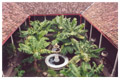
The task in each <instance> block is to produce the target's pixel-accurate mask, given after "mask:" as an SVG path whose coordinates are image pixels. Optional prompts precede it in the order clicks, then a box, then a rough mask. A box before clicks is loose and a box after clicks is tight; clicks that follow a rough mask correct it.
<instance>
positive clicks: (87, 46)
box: [69, 39, 104, 63]
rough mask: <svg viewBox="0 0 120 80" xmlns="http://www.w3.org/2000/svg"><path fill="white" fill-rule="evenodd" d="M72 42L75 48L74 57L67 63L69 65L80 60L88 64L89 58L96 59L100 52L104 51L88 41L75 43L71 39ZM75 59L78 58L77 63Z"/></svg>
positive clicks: (75, 41)
mask: <svg viewBox="0 0 120 80" xmlns="http://www.w3.org/2000/svg"><path fill="white" fill-rule="evenodd" d="M72 41H73V43H74V46H75V54H76V55H75V56H74V57H73V58H72V59H71V60H70V61H69V63H77V62H79V61H80V60H84V61H85V62H89V61H90V59H91V58H98V57H99V55H100V52H101V51H103V50H104V48H98V47H97V45H95V44H93V43H92V42H89V41H88V40H82V41H77V40H75V39H72ZM76 58H78V59H77V61H76Z"/></svg>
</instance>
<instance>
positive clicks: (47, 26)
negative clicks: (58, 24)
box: [21, 19, 54, 37]
mask: <svg viewBox="0 0 120 80" xmlns="http://www.w3.org/2000/svg"><path fill="white" fill-rule="evenodd" d="M30 25H31V26H32V27H30V28H28V30H26V31H21V37H27V36H39V34H41V33H43V35H46V34H47V33H48V32H54V29H52V28H51V27H52V23H51V21H48V20H46V19H45V20H44V21H43V22H40V21H38V20H36V21H31V23H30ZM41 31H42V32H41Z"/></svg>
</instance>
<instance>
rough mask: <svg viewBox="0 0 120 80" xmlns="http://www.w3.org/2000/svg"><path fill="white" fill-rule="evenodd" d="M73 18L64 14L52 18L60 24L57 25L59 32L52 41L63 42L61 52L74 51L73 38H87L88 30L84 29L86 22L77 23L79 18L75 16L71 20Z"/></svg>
mask: <svg viewBox="0 0 120 80" xmlns="http://www.w3.org/2000/svg"><path fill="white" fill-rule="evenodd" d="M70 20H71V18H64V16H57V17H56V18H55V19H53V20H52V23H54V24H56V25H58V26H57V29H58V30H57V31H58V32H57V34H56V38H55V39H54V40H53V41H52V44H53V45H54V44H56V43H62V45H61V53H62V54H64V55H65V54H67V53H71V54H72V53H73V52H74V46H73V43H72V41H71V39H74V38H75V39H76V38H77V39H79V40H81V39H85V36H84V35H85V33H86V32H87V30H84V24H81V25H77V19H76V18H74V19H73V20H72V21H70Z"/></svg>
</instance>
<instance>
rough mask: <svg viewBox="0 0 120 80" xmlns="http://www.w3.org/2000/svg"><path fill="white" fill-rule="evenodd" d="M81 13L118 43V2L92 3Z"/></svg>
mask: <svg viewBox="0 0 120 80" xmlns="http://www.w3.org/2000/svg"><path fill="white" fill-rule="evenodd" d="M82 15H83V16H84V17H85V18H86V19H87V20H88V21H90V23H92V24H93V25H94V26H96V27H97V28H98V29H99V30H100V31H101V32H102V33H104V34H105V35H106V36H107V37H108V38H109V40H111V41H112V42H113V43H114V44H115V46H116V47H117V45H118V3H116V2H106V3H105V2H104V3H103V2H102V3H93V5H91V7H90V8H88V9H87V10H86V11H85V12H83V13H82Z"/></svg>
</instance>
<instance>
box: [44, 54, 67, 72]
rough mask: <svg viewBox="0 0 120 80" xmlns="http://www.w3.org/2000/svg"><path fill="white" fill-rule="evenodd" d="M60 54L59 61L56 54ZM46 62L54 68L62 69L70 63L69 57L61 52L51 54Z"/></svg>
mask: <svg viewBox="0 0 120 80" xmlns="http://www.w3.org/2000/svg"><path fill="white" fill-rule="evenodd" d="M56 55H57V56H58V58H59V61H55V56H56ZM45 63H46V64H47V66H49V67H50V68H52V69H54V70H60V69H62V68H63V67H64V66H65V65H67V64H68V58H67V57H65V56H63V55H61V54H50V55H49V56H47V57H46V59H45Z"/></svg>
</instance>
